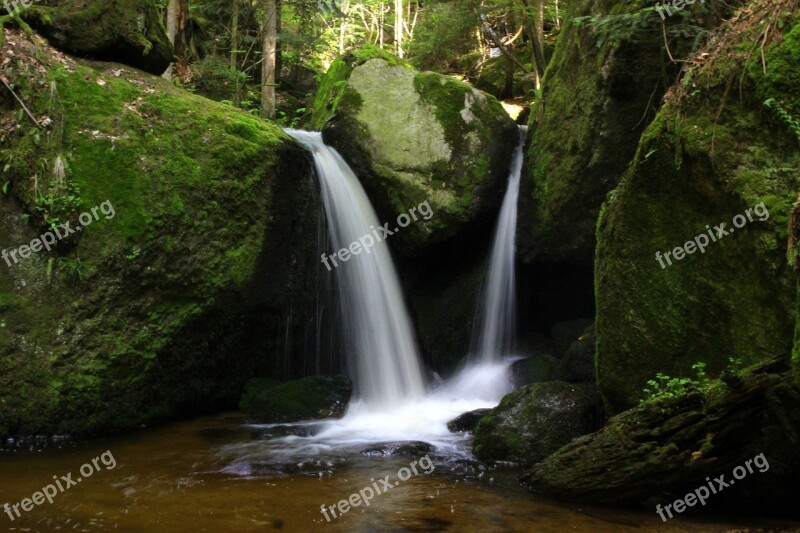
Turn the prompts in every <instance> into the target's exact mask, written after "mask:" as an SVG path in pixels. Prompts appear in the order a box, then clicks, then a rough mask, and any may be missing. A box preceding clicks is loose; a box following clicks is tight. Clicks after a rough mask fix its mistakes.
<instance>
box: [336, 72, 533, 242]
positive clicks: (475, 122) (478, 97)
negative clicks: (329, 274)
mask: <svg viewBox="0 0 800 533" xmlns="http://www.w3.org/2000/svg"><path fill="white" fill-rule="evenodd" d="M327 85H328V84H327V83H326V82H323V83H322V86H323V87H325V86H327ZM343 87H344V89H343V91H342V93H341V96H340V97H339V100H338V103H337V104H338V105H337V107H336V110H335V114H334V115H333V117H332V118H331V119H330V120H329V121H328V122H327V125H326V126H325V129H324V130H323V134H324V136H325V140H326V142H328V143H329V144H330V145H332V146H333V147H335V148H336V149H337V150H338V151H339V152H340V153H341V154H342V156H343V157H344V158H345V159H346V160H347V162H348V163H349V164H350V166H351V167H353V169H354V170H355V171H356V173H357V174H358V176H359V178H360V179H361V181H362V183H363V184H364V188H365V189H366V190H367V192H368V193H369V195H370V198H371V199H372V201H373V203H374V204H375V207H376V210H377V212H378V215H379V217H380V218H381V219H382V220H383V221H388V222H389V226H388V229H389V230H390V231H392V232H395V230H399V231H397V232H396V235H393V236H392V237H391V242H392V245H393V246H395V247H396V248H397V249H398V250H399V251H400V252H401V253H403V254H405V255H407V256H413V255H417V254H419V253H421V252H422V251H423V250H424V249H426V248H430V247H432V246H433V245H435V244H437V243H441V242H443V241H446V240H448V239H451V238H453V237H454V236H456V235H459V234H460V233H462V232H463V231H464V230H465V229H466V228H467V227H468V226H469V225H470V224H474V223H476V222H477V221H485V222H489V220H492V219H493V215H494V214H495V213H496V210H497V209H498V207H499V205H500V203H501V201H502V196H503V191H504V190H505V184H506V179H507V177H508V173H509V169H510V166H511V156H512V154H513V152H514V149H515V147H516V146H517V144H518V140H519V131H518V128H517V125H516V124H515V123H514V121H513V120H511V118H510V117H509V116H508V114H506V112H505V111H504V110H503V107H502V105H501V104H500V103H499V102H498V101H497V100H496V99H495V98H494V97H492V96H489V95H487V94H484V93H482V92H480V91H478V90H476V89H473V88H472V87H470V86H469V85H468V84H466V83H463V82H461V81H458V80H456V79H453V78H450V77H448V76H444V75H441V74H436V73H433V72H424V73H420V72H417V71H415V70H413V69H412V68H410V67H409V66H407V65H405V64H403V63H398V62H396V61H390V60H387V59H386V58H374V59H369V60H368V61H366V62H365V63H364V64H362V65H359V66H357V67H355V68H354V69H353V70H352V72H351V73H350V75H349V78H348V79H347V82H346V85H343ZM424 202H427V205H428V206H429V209H430V210H429V211H428V210H427V209H425V210H422V212H420V210H417V212H416V213H414V214H413V217H414V218H413V219H411V218H409V225H408V227H405V228H400V227H399V225H402V224H398V217H400V216H403V215H404V214H405V216H408V212H409V211H410V210H411V209H412V208H417V207H418V206H419V204H421V203H424Z"/></svg>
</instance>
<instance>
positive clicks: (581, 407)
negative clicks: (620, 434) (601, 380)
mask: <svg viewBox="0 0 800 533" xmlns="http://www.w3.org/2000/svg"><path fill="white" fill-rule="evenodd" d="M601 424H602V414H601V413H600V411H599V410H598V405H597V402H595V401H593V399H592V398H591V397H590V396H589V395H587V394H586V393H585V392H584V391H583V390H581V389H580V388H579V387H577V386H575V385H570V384H569V383H561V382H550V383H534V384H533V385H528V386H527V387H524V388H522V389H520V390H518V391H515V392H512V393H511V394H508V395H506V396H505V397H504V398H503V400H502V401H501V402H500V405H498V406H497V407H495V408H494V409H493V410H492V412H491V413H489V414H488V415H487V416H485V417H483V418H482V419H481V421H480V422H479V423H478V427H477V428H476V429H475V440H474V442H473V451H474V453H475V455H476V456H477V457H478V458H479V459H481V460H484V461H514V462H518V463H522V464H535V463H538V462H539V461H541V460H542V459H544V458H545V457H547V456H548V455H550V454H551V453H553V452H554V451H556V450H557V449H559V448H561V447H562V446H564V445H565V444H567V443H568V442H570V441H571V440H572V439H574V438H577V437H580V436H581V435H586V434H587V433H591V432H592V431H595V430H597V429H598V428H599V427H600V425H601Z"/></svg>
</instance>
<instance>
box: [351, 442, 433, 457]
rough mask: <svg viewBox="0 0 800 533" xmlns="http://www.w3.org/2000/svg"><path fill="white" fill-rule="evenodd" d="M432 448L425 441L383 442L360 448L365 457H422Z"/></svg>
mask: <svg viewBox="0 0 800 533" xmlns="http://www.w3.org/2000/svg"><path fill="white" fill-rule="evenodd" d="M433 450H434V447H433V446H432V445H430V444H428V443H427V442H421V441H415V442H385V443H380V444H374V445H372V446H370V447H368V448H364V449H363V450H361V452H360V453H361V455H364V456H367V457H422V456H425V455H427V454H429V453H430V452H432V451H433Z"/></svg>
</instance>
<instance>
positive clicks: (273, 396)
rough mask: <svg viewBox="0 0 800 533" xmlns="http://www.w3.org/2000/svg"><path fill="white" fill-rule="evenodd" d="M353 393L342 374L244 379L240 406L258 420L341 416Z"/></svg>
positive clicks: (278, 421) (268, 421) (279, 421)
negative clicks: (333, 375)
mask: <svg viewBox="0 0 800 533" xmlns="http://www.w3.org/2000/svg"><path fill="white" fill-rule="evenodd" d="M352 393H353V384H352V383H351V382H350V380H349V379H348V378H346V377H344V376H337V377H323V376H313V377H308V378H303V379H298V380H295V381H289V382H288V383H280V382H278V381H275V380H272V379H253V380H250V381H248V382H247V384H246V385H245V387H244V392H243V393H242V399H241V400H240V401H239V408H240V409H241V410H242V411H244V412H245V413H246V414H247V418H248V420H250V421H251V422H254V423H258V424H271V423H282V422H299V421H301V420H318V419H322V418H341V417H342V416H344V413H345V411H346V410H347V404H348V402H349V401H350V396H351V394H352Z"/></svg>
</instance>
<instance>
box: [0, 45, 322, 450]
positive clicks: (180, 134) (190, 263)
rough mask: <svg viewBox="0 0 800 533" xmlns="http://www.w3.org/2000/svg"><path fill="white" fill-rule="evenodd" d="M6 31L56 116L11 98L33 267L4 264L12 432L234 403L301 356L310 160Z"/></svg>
mask: <svg viewBox="0 0 800 533" xmlns="http://www.w3.org/2000/svg"><path fill="white" fill-rule="evenodd" d="M5 37H6V39H5V42H4V44H3V48H2V50H0V55H2V56H3V57H7V58H13V59H11V60H10V61H9V62H8V63H7V64H6V66H5V67H4V76H6V77H7V78H8V79H9V80H10V81H12V82H13V83H14V85H15V89H16V91H17V92H18V94H19V96H20V98H22V99H23V100H24V101H25V102H27V104H28V106H29V107H30V108H31V110H32V112H33V113H34V115H35V117H36V118H37V120H38V121H40V122H41V123H42V124H43V126H42V127H39V128H37V127H35V126H34V125H33V123H32V121H31V120H29V119H28V117H27V116H25V115H24V114H23V113H20V112H19V109H18V105H17V103H16V102H15V101H14V100H13V99H12V98H11V96H10V95H8V94H6V93H3V95H2V96H1V97H0V130H2V133H1V134H0V161H2V167H3V170H4V172H3V177H2V183H0V185H2V191H3V192H2V196H0V198H2V200H0V250H5V251H12V250H16V251H17V254H16V258H17V259H19V261H18V262H16V263H15V262H14V261H13V260H9V261H8V262H6V261H5V260H0V368H2V371H1V372H0V435H7V434H9V433H12V432H23V433H48V432H58V433H84V434H89V433H99V432H110V431H115V430H121V429H125V428H133V427H139V426H140V425H141V424H145V423H148V422H151V421H153V420H158V419H163V418H168V417H173V416H176V415H180V414H185V413H193V414H196V413H198V412H203V411H205V410H209V409H219V408H230V407H233V406H235V405H236V402H237V401H238V399H239V396H240V393H241V389H242V386H243V385H244V382H245V381H246V380H247V379H249V378H252V377H254V376H260V375H273V376H276V377H277V376H280V375H281V374H280V372H281V371H283V370H284V369H286V368H293V366H292V365H291V364H289V363H287V362H285V361H283V360H282V357H283V355H282V354H284V353H285V354H286V356H288V357H292V356H294V355H295V353H294V351H296V350H290V349H287V348H286V347H285V346H284V345H283V344H282V340H281V339H284V338H286V339H287V341H293V340H294V339H295V338H296V336H297V335H296V333H295V331H294V329H293V328H292V327H291V326H290V324H292V322H290V321H289V319H288V317H289V315H290V314H291V316H292V317H293V318H295V322H294V323H300V322H305V319H303V318H298V317H306V316H311V315H312V314H313V308H314V305H315V304H314V302H315V294H316V292H315V289H316V287H315V284H314V273H315V272H316V270H317V268H318V259H317V256H316V248H317V242H316V240H317V239H316V235H317V217H318V213H319V210H320V203H319V202H318V200H317V199H316V189H317V187H316V184H315V183H314V181H313V177H312V161H311V158H310V155H309V154H308V153H307V152H306V151H305V150H304V149H303V147H302V146H301V145H300V144H299V143H297V142H295V141H294V140H293V139H291V138H290V137H288V136H287V135H286V134H284V133H283V131H281V129H280V128H278V127H276V126H274V125H272V124H269V123H267V122H264V121H261V120H259V119H257V118H255V117H253V116H251V115H248V114H247V113H244V112H239V111H237V110H236V109H234V108H232V107H230V106H226V105H223V104H219V103H215V102H212V101H209V100H206V99H204V98H201V97H198V96H194V95H192V94H190V93H187V92H185V91H182V90H180V89H177V88H175V87H173V86H172V85H170V84H169V83H167V82H165V81H164V80H162V79H161V78H157V77H154V76H150V75H147V74H144V73H142V72H140V71H137V70H135V69H131V68H128V67H125V66H123V65H119V64H106V63H95V64H91V65H90V64H84V63H81V62H76V61H73V60H72V59H70V58H68V57H65V56H64V55H63V54H60V53H57V52H56V51H54V50H53V49H52V48H49V47H47V46H46V45H44V44H43V43H41V42H36V43H34V42H32V41H31V40H30V39H29V38H28V37H26V36H25V35H24V34H23V33H22V32H19V31H12V30H8V29H7V30H6V31H5ZM37 39H38V38H37ZM38 41H40V40H38ZM92 211H94V213H95V214H96V215H97V216H96V217H95V216H94V215H92ZM86 213H89V220H91V224H87V223H86V222H88V220H87V219H86V216H87V215H86ZM67 223H69V224H70V225H71V229H72V231H73V232H74V233H72V234H70V235H66V230H65V229H63V227H62V224H67ZM79 225H80V226H82V227H81V230H80V231H77V230H76V228H77V226H79ZM58 228H61V229H59V231H61V232H62V236H64V239H62V240H59V241H58V242H57V243H56V245H55V246H54V247H52V250H51V251H49V252H48V251H47V250H41V249H40V250H39V253H32V254H31V253H28V254H26V255H28V257H23V256H22V253H21V252H20V251H19V247H20V246H22V245H29V244H30V243H31V242H32V241H33V240H34V239H35V238H37V237H38V236H39V235H42V234H44V233H46V232H47V231H50V230H53V231H54V230H55V229H58ZM40 248H41V247H40ZM28 252H30V251H28ZM9 257H10V255H9ZM290 309H291V311H290ZM287 328H288V329H287ZM287 332H288V333H289V337H286V334H287ZM292 344H295V345H297V344H300V343H299V342H296V343H294V342H292ZM297 360H299V361H301V360H302V359H301V358H299V357H298V358H297Z"/></svg>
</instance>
